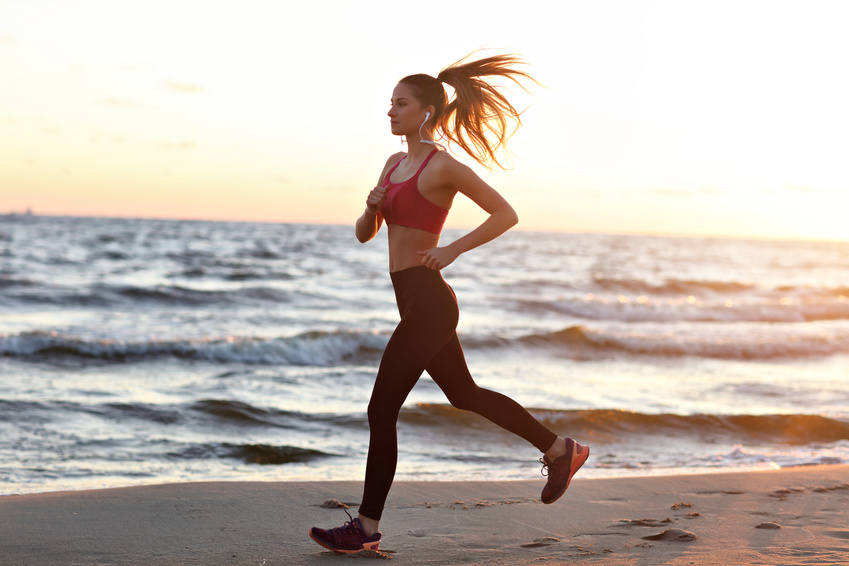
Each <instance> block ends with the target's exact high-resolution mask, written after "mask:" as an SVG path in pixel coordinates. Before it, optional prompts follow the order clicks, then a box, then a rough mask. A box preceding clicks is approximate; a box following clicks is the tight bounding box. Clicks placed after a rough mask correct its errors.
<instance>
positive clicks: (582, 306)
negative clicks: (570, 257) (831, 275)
mask: <svg viewBox="0 0 849 566" xmlns="http://www.w3.org/2000/svg"><path fill="white" fill-rule="evenodd" d="M840 292H841V293H842V292H843V290H841V291H840ZM847 297H849V294H846V295H844V294H839V292H838V291H835V292H834V294H832V293H830V292H823V293H813V294H807V295H806V294H801V293H800V294H796V295H792V294H786V295H785V294H782V293H777V294H770V295H745V296H734V298H727V297H704V296H695V295H675V296H667V297H658V296H656V295H654V296H647V295H638V296H635V295H599V294H594V293H587V294H584V295H576V296H573V297H566V298H557V299H546V300H538V299H519V300H517V301H516V302H515V303H514V309H515V310H517V311H519V312H521V313H523V314H539V315H542V316H545V315H567V316H571V317H575V318H580V319H586V320H610V321H622V322H722V323H734V322H768V323H773V322H780V323H796V322H817V321H828V320H849V298H847Z"/></svg>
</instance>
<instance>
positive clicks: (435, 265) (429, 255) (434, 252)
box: [418, 246, 460, 270]
mask: <svg viewBox="0 0 849 566" xmlns="http://www.w3.org/2000/svg"><path fill="white" fill-rule="evenodd" d="M418 253H419V255H420V256H422V265H425V266H427V267H429V268H430V269H434V270H439V269H442V268H443V267H448V266H449V265H451V264H452V263H453V262H454V260H455V259H457V256H459V255H460V253H459V252H457V251H455V250H454V248H452V247H451V246H445V247H444V248H431V249H429V250H425V251H423V252H418Z"/></svg>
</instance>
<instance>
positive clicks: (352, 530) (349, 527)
mask: <svg viewBox="0 0 849 566" xmlns="http://www.w3.org/2000/svg"><path fill="white" fill-rule="evenodd" d="M342 510H343V511H344V512H345V514H346V515H347V516H348V518H349V519H350V521H345V524H344V525H342V526H341V527H335V528H332V529H329V530H328V531H327V533H328V534H332V535H359V534H360V529H359V528H358V527H357V525H355V524H354V518H353V517H351V514H350V513H348V510H347V509H342Z"/></svg>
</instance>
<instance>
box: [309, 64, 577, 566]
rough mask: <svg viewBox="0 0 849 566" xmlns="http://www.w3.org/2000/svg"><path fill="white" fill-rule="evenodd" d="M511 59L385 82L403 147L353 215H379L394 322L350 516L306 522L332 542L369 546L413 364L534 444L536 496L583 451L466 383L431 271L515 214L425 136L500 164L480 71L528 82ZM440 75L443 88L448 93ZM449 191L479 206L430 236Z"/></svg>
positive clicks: (362, 237)
mask: <svg viewBox="0 0 849 566" xmlns="http://www.w3.org/2000/svg"><path fill="white" fill-rule="evenodd" d="M521 64H522V61H521V60H520V59H519V58H518V57H516V56H514V55H496V56H492V57H486V58H481V59H477V60H470V57H466V58H464V59H461V60H460V61H458V62H456V63H454V64H452V65H449V66H448V67H446V68H445V69H443V70H442V71H441V72H440V73H439V74H438V75H437V76H436V77H432V76H430V75H424V74H417V75H410V76H407V77H404V78H403V79H401V81H400V82H399V83H398V84H397V86H396V87H395V90H394V91H393V92H392V99H391V106H390V108H389V112H388V115H389V123H390V128H391V130H392V133H393V134H394V135H396V136H404V138H405V139H406V143H407V153H403V152H401V153H396V154H394V155H392V156H390V157H389V159H388V160H387V161H386V164H385V165H384V167H383V170H382V171H381V173H380V177H379V179H378V185H377V186H376V187H375V188H373V189H372V190H371V192H369V194H368V197H367V198H366V209H365V212H363V214H362V216H360V217H359V219H358V220H357V222H356V236H357V239H358V240H359V241H360V242H363V243H364V242H367V241H369V240H371V239H372V238H374V236H375V235H376V234H377V232H378V231H379V230H380V228H381V227H382V225H383V224H384V222H385V223H386V225H387V230H388V232H389V233H388V240H389V276H390V278H391V280H392V285H393V287H394V289H395V298H396V301H397V303H398V311H399V313H400V316H401V321H400V322H399V323H398V326H397V327H396V328H395V331H394V332H393V334H392V337H391V338H390V339H389V343H388V344H387V346H386V350H385V351H384V352H383V357H382V359H381V361H380V366H379V369H378V372H377V378H376V379H375V383H374V389H373V390H372V395H371V400H370V402H369V405H368V422H369V429H370V438H369V450H368V460H367V464H366V475H365V486H364V491H363V498H362V503H361V505H360V508H359V515H358V516H357V517H356V518H353V519H351V521H349V522H347V523H345V525H343V526H341V527H337V528H333V529H329V530H325V529H320V528H318V527H313V528H312V529H311V530H310V532H309V535H310V537H312V539H313V540H315V541H316V542H317V543H318V544H320V545H322V546H324V547H326V548H329V549H331V550H333V551H335V552H339V553H353V552H359V551H361V550H364V549H372V550H378V549H379V546H380V539H381V533H380V532H379V531H378V527H379V524H380V519H381V516H382V513H383V507H384V504H385V502H386V497H387V495H388V493H389V488H390V487H391V485H392V480H393V478H394V476H395V466H396V464H397V460H398V438H397V434H396V421H397V420H398V413H399V411H400V410H401V406H402V405H403V403H404V400H405V399H406V398H407V395H408V394H409V392H410V391H411V390H412V388H413V386H414V385H415V384H416V382H417V381H418V379H419V377H420V376H421V374H422V372H424V371H427V373H428V374H429V375H430V376H431V378H433V380H434V382H436V384H437V385H438V386H439V387H440V388H441V389H442V391H443V392H444V393H445V395H446V397H447V398H448V400H449V401H450V403H451V404H452V405H453V406H454V407H457V408H458V409H464V410H467V411H473V412H475V413H477V414H479V415H481V416H483V417H485V418H487V419H489V420H490V421H492V422H494V423H495V424H497V425H498V426H500V427H502V428H504V429H506V430H508V431H510V432H513V433H515V434H517V435H519V436H521V437H522V438H524V439H525V440H527V441H528V442H530V443H531V444H533V445H534V446H535V447H537V449H539V450H540V452H542V453H543V456H542V458H540V462H541V463H542V464H543V474H544V475H547V476H548V481H547V482H546V484H545V487H544V488H543V490H542V496H541V499H542V502H543V503H553V502H554V501H556V500H557V499H559V498H560V496H561V495H563V492H565V491H566V488H567V487H569V482H570V481H571V479H572V476H574V475H575V473H576V472H577V471H578V469H579V468H580V467H581V466H582V465H583V464H584V462H586V460H587V457H588V456H589V453H590V450H589V447H587V446H583V445H581V444H579V443H578V442H576V441H574V440H572V439H571V438H563V437H560V436H558V435H557V434H555V433H554V432H552V431H550V430H549V429H548V428H546V427H545V426H544V425H543V424H542V423H540V422H539V421H538V420H536V419H535V418H534V417H533V416H532V415H531V414H530V413H529V412H528V411H527V410H525V409H524V408H523V407H522V406H521V405H519V404H518V403H516V402H515V401H513V400H512V399H510V398H509V397H506V396H505V395H502V394H501V393H496V392H494V391H490V390H488V389H484V388H481V387H478V385H477V384H476V383H475V381H474V379H472V376H471V374H470V373H469V368H468V367H467V365H466V359H465V356H464V355H463V350H462V347H461V346H460V341H459V340H458V338H457V332H456V327H457V321H458V317H459V311H458V307H457V300H456V298H455V296H454V291H453V290H452V289H451V287H450V286H449V285H448V284H447V283H446V282H445V280H444V279H443V278H442V273H441V271H440V270H441V269H443V268H445V267H447V266H449V265H451V264H452V263H453V262H454V261H455V260H456V259H457V258H458V257H459V256H460V255H461V254H464V253H466V252H468V251H469V250H472V249H474V248H476V247H478V246H480V245H482V244H485V243H487V242H489V241H491V240H493V239H495V238H497V237H498V236H500V235H501V234H503V233H504V232H506V231H507V230H509V229H510V228H511V227H513V226H515V225H516V223H517V222H518V217H517V215H516V212H515V211H514V210H513V207H511V206H510V204H509V203H508V202H507V201H506V200H505V199H504V198H503V197H502V196H501V195H500V194H499V193H498V192H497V191H496V190H495V189H493V188H492V187H490V186H489V185H488V184H487V183H485V182H484V181H483V180H482V179H481V178H480V177H479V176H478V175H476V174H475V173H474V172H473V171H472V170H471V169H470V168H469V167H467V166H466V165H463V164H462V163H460V162H459V161H457V160H456V159H454V157H452V156H451V155H450V154H449V153H448V152H446V151H440V148H441V146H440V145H439V144H437V143H436V142H434V135H436V136H437V138H439V139H446V140H448V141H449V142H451V143H453V144H456V145H457V146H459V147H460V148H462V150H463V151H464V152H465V153H467V154H468V155H469V156H471V157H472V158H473V159H474V160H475V161H477V162H478V163H480V164H482V165H484V166H490V165H491V164H495V165H498V166H501V164H500V163H499V161H498V159H497V157H496V152H497V151H499V150H504V149H506V145H505V144H506V142H507V140H508V139H509V137H510V136H511V135H512V134H513V132H515V127H514V128H512V129H508V126H509V125H510V124H515V126H516V127H518V126H519V124H520V123H521V122H520V120H519V112H518V111H517V110H516V108H514V107H513V105H512V104H511V103H510V102H509V101H508V100H507V98H506V97H505V96H504V95H503V94H502V92H501V91H500V90H499V88H498V87H497V86H496V85H494V84H491V79H499V78H500V79H508V80H511V81H513V82H515V83H516V84H518V85H519V86H521V85H522V81H523V80H529V81H533V82H535V81H534V79H533V77H531V76H530V75H529V74H528V73H526V72H524V71H522V70H520V69H518V68H517V67H518V66H519V65H521ZM446 84H447V85H449V86H450V87H452V89H453V91H454V95H453V97H452V99H451V100H449V98H448V96H447V94H446V92H445V87H444V86H443V85H446ZM457 193H462V194H463V195H464V196H466V197H468V198H470V199H471V200H472V201H474V202H475V203H476V204H477V205H478V206H480V207H481V208H482V209H483V210H484V211H486V212H487V213H488V214H489V217H488V218H487V219H486V220H485V221H484V222H483V223H482V224H481V225H480V226H478V227H477V228H475V229H474V230H472V231H471V232H469V233H467V234H465V235H464V236H463V237H461V238H459V239H458V240H456V241H454V242H452V243H450V244H448V245H446V246H441V247H440V246H439V236H440V233H441V232H442V227H443V225H444V223H445V219H446V217H447V216H448V211H449V210H450V208H451V204H452V203H453V201H454V197H455V196H456V195H457ZM346 512H347V511H346Z"/></svg>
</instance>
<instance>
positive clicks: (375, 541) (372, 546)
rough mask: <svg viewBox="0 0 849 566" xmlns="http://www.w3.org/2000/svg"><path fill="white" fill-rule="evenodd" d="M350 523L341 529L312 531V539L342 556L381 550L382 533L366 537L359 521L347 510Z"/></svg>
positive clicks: (314, 529)
mask: <svg viewBox="0 0 849 566" xmlns="http://www.w3.org/2000/svg"><path fill="white" fill-rule="evenodd" d="M345 513H346V514H347V515H348V518H349V519H351V520H350V521H346V522H345V524H344V525H342V526H341V527H336V528H335V529H330V530H327V531H326V530H324V529H319V528H318V527H313V528H311V529H310V538H311V539H313V540H314V541H315V542H317V543H318V544H320V545H321V546H323V547H324V548H329V549H330V550H332V551H333V552H339V553H340V554H352V553H354V552H360V551H361V550H379V549H380V536H381V535H380V533H375V534H373V535H371V536H366V534H365V532H363V526H362V525H361V524H360V520H359V519H353V518H351V514H350V513H348V510H347V509H346V510H345Z"/></svg>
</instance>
